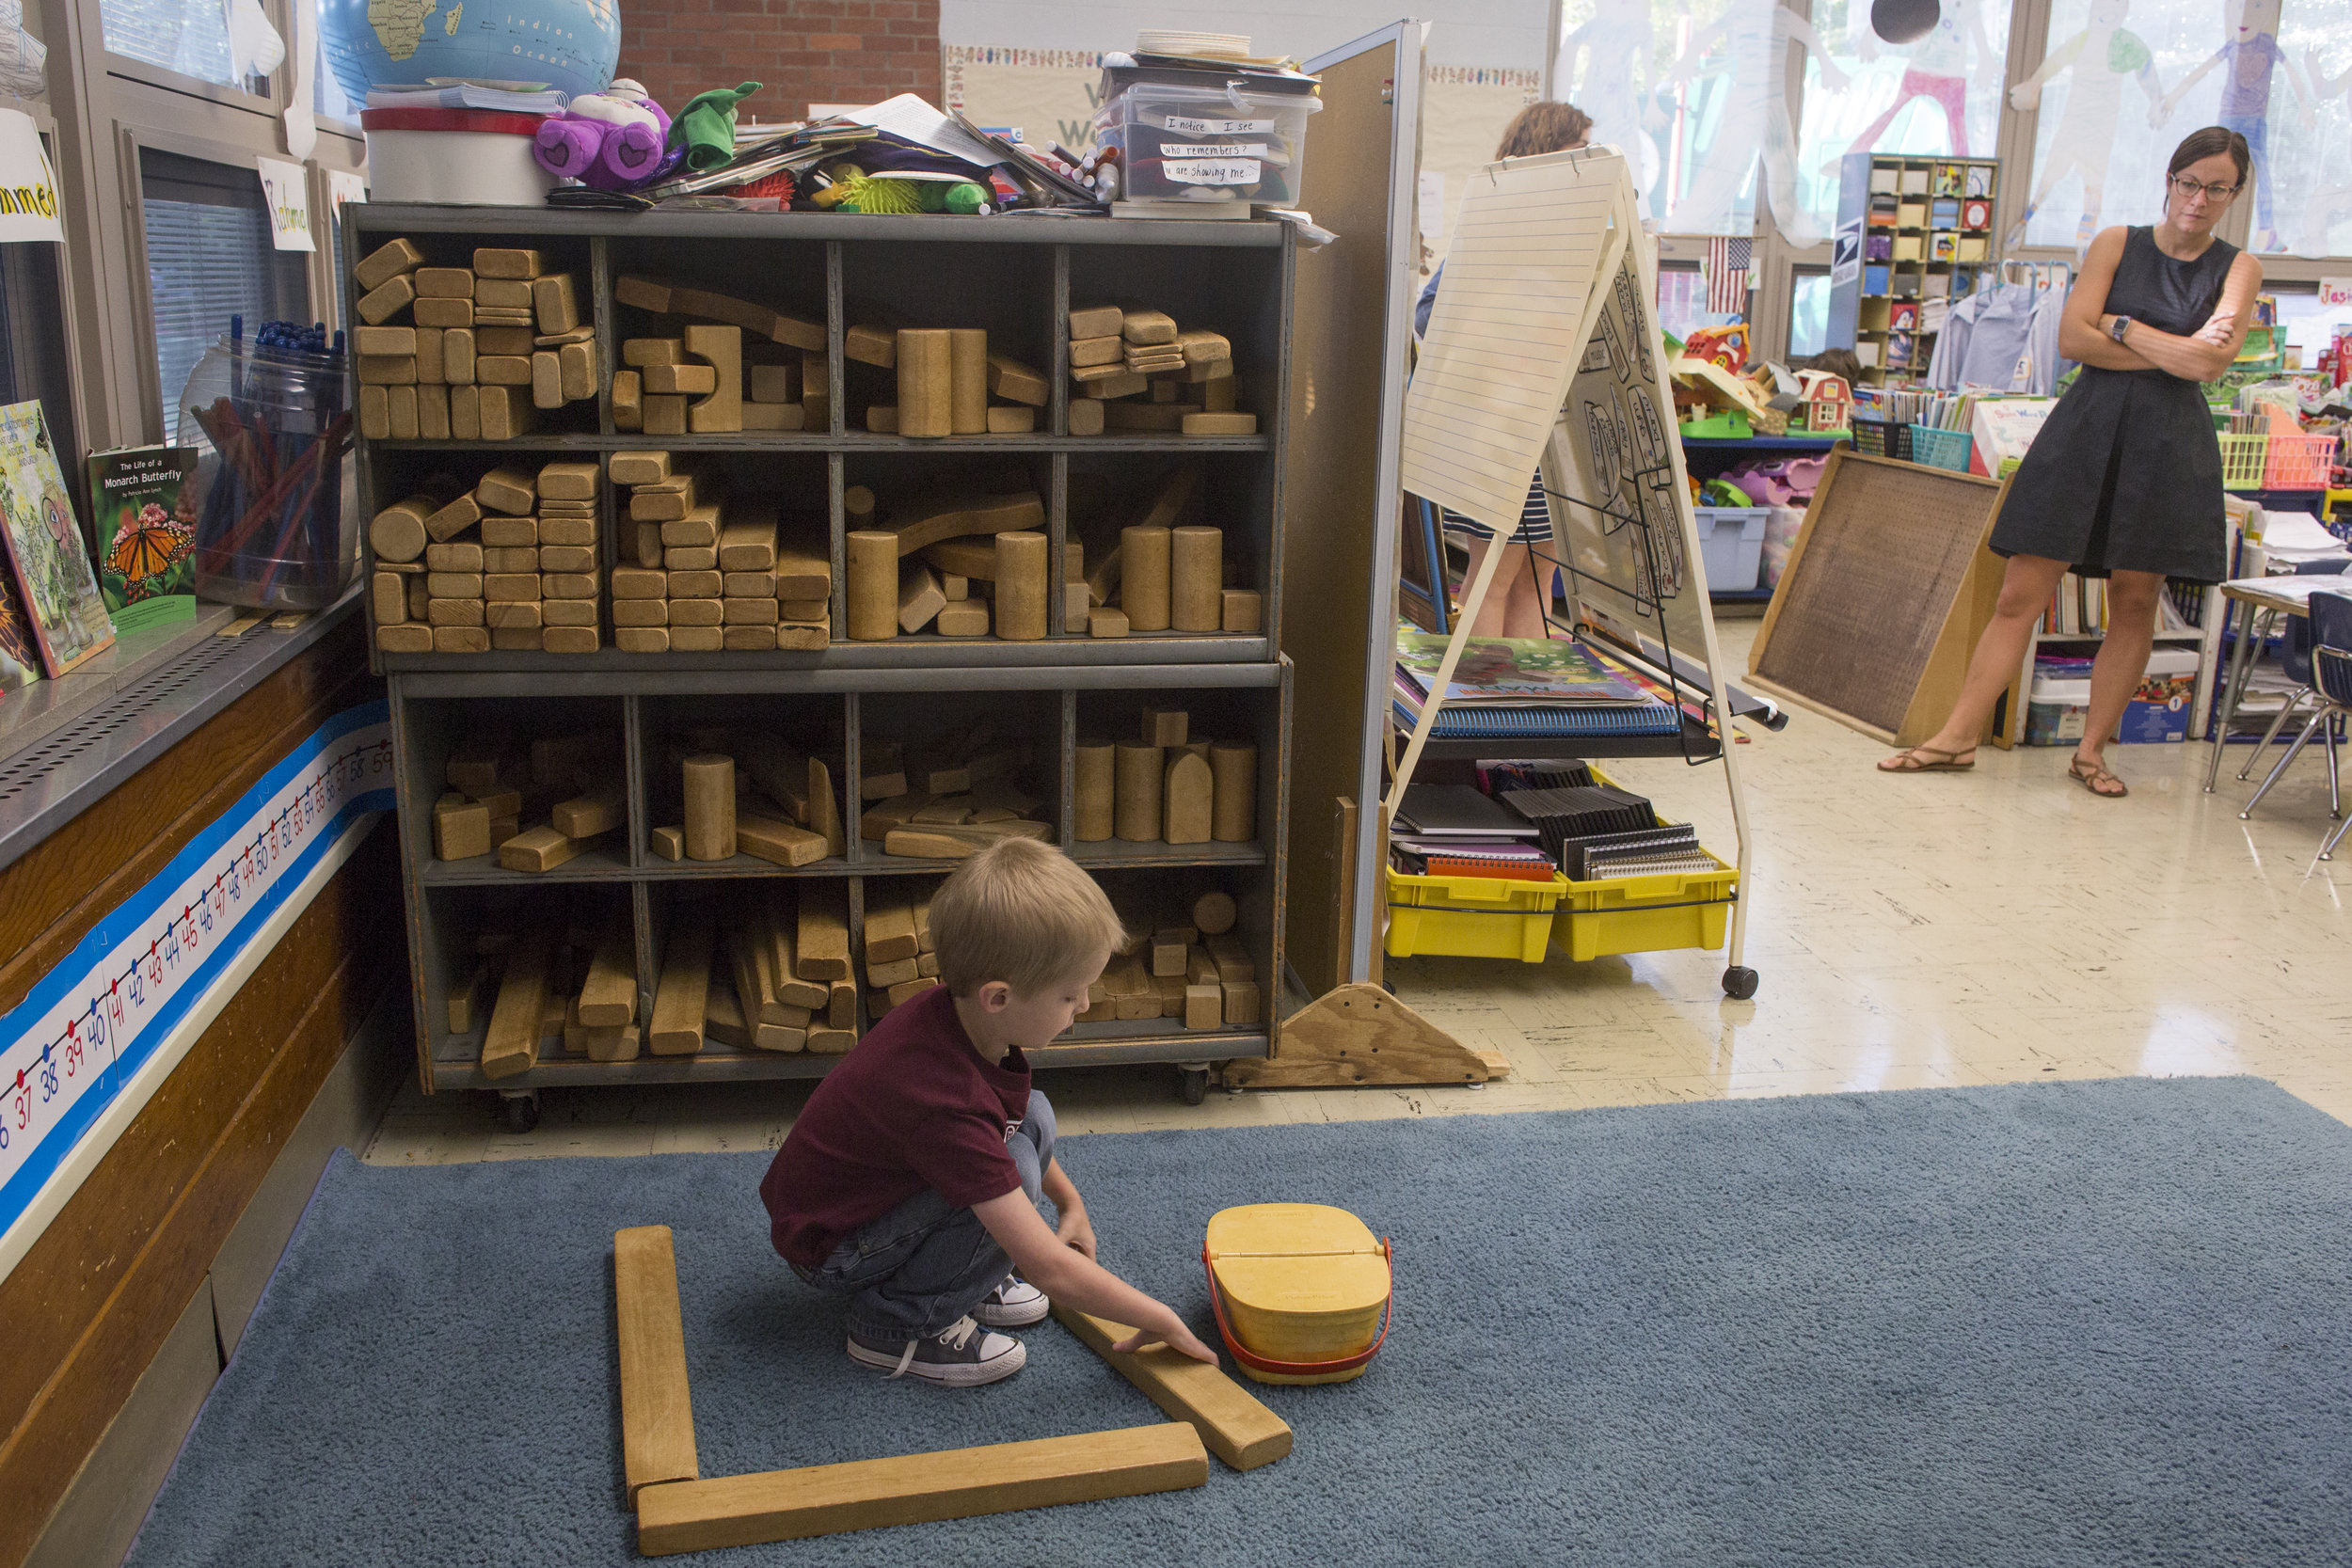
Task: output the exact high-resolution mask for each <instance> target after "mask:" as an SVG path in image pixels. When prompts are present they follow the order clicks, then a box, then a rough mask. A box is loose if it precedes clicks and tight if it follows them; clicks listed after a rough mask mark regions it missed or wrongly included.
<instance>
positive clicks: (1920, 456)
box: [1911, 424, 1976, 474]
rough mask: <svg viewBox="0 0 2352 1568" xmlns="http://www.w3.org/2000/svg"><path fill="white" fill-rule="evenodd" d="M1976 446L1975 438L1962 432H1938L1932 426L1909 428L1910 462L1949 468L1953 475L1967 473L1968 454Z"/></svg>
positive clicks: (1917, 425) (1916, 425) (1920, 425)
mask: <svg viewBox="0 0 2352 1568" xmlns="http://www.w3.org/2000/svg"><path fill="white" fill-rule="evenodd" d="M1975 446H1976V437H1974V436H1970V435H1969V434H1968V432H1966V431H1964V430H1938V429H1936V428H1935V427H1934V426H1932V425H1924V424H1915V425H1913V426H1912V427H1911V460H1912V461H1913V462H1914V463H1924V464H1926V465H1927V466H1928V467H1931V468H1949V469H1951V470H1952V471H1953V472H1954V473H1962V474H1964V473H1966V472H1967V471H1968V453H1969V452H1970V451H1972V450H1974V448H1975Z"/></svg>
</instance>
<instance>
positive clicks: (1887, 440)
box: [1848, 414, 1911, 463]
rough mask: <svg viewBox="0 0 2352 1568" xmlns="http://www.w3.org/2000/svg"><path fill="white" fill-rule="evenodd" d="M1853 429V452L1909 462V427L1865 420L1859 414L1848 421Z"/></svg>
mask: <svg viewBox="0 0 2352 1568" xmlns="http://www.w3.org/2000/svg"><path fill="white" fill-rule="evenodd" d="M1848 423H1850V424H1851V426H1852V427H1853V450H1854V451H1858V452H1861V453H1863V454H1864V455H1865V456H1868V457H1895V458H1900V459H1901V460H1903V461H1904V462H1906V463H1907V462H1909V461H1910V460H1911V426H1909V425H1907V424H1900V423H1898V422H1897V421H1895V420H1872V419H1866V418H1865V417H1863V416H1862V415H1860V414H1856V415H1855V416H1853V418H1852V419H1851V420H1849V421H1848Z"/></svg>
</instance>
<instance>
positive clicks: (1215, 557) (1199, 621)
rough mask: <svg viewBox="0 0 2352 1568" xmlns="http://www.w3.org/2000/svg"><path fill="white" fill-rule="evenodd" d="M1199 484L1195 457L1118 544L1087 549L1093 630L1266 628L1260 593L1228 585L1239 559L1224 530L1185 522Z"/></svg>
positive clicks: (1156, 490)
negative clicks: (1092, 554) (1091, 553)
mask: <svg viewBox="0 0 2352 1568" xmlns="http://www.w3.org/2000/svg"><path fill="white" fill-rule="evenodd" d="M1199 497H1200V469H1199V468H1198V467H1196V466H1194V465H1193V464H1192V463H1189V462H1185V463H1179V464H1178V465H1177V466H1176V467H1174V468H1173V469H1171V470H1169V472H1168V474H1167V475H1166V477H1164V478H1163V479H1161V480H1160V481H1159V482H1158V483H1156V484H1154V485H1153V486H1152V489H1151V490H1150V492H1149V493H1148V494H1147V495H1146V497H1145V499H1144V501H1143V504H1142V506H1141V508H1140V509H1139V510H1138V511H1136V512H1135V513H1133V514H1131V515H1133V516H1134V517H1135V519H1136V521H1135V522H1134V523H1132V524H1130V525H1129V526H1127V527H1125V528H1123V529H1121V530H1120V534H1119V543H1118V544H1117V545H1116V546H1112V548H1111V549H1109V550H1108V551H1106V552H1104V554H1103V555H1102V556H1100V557H1099V558H1097V559H1096V560H1095V561H1094V562H1091V563H1090V564H1089V563H1088V562H1086V561H1085V559H1084V556H1083V552H1081V556H1080V560H1079V565H1080V566H1081V567H1082V568H1083V574H1082V575H1083V581H1084V584H1085V590H1086V597H1087V607H1086V624H1085V626H1084V628H1083V629H1084V630H1085V631H1087V632H1088V633H1089V635H1091V636H1095V637H1125V636H1127V635H1129V634H1130V633H1132V632H1139V631H1144V632H1167V631H1179V632H1208V631H1222V632H1231V633H1250V632H1256V631H1258V630H1259V629H1260V628H1261V626H1263V601H1262V599H1261V596H1260V594H1259V593H1258V591H1257V590H1256V589H1254V588H1236V587H1231V586H1228V584H1229V582H1230V581H1231V579H1232V577H1233V576H1234V563H1233V562H1232V561H1231V560H1229V559H1228V558H1227V557H1226V554H1225V531H1224V530H1222V529H1217V528H1210V527H1207V526H1205V525H1201V524H1197V523H1196V524H1186V523H1184V517H1185V516H1186V515H1188V514H1189V513H1191V512H1192V510H1193V507H1194V502H1195V501H1196V500H1197V499H1199ZM1071 580H1072V581H1073V582H1077V581H1079V580H1080V578H1072V579H1071ZM1073 604H1074V600H1073ZM1072 629H1073V630H1078V629H1081V628H1079V627H1076V626H1073V627H1072Z"/></svg>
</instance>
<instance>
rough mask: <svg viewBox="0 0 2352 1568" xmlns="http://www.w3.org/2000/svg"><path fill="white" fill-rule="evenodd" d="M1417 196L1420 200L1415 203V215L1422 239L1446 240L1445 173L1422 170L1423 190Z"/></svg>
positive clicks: (1434, 170) (1437, 170)
mask: <svg viewBox="0 0 2352 1568" xmlns="http://www.w3.org/2000/svg"><path fill="white" fill-rule="evenodd" d="M1416 194H1417V195H1418V197H1419V198H1420V199H1419V200H1418V201H1417V202H1416V203H1415V207H1416V209H1417V210H1416V212H1415V214H1414V215H1415V217H1416V218H1417V219H1418V220H1419V221H1418V225H1417V226H1418V227H1419V229H1420V230H1421V237H1422V239H1424V240H1442V239H1444V238H1445V171H1444V170H1443V169H1434V168H1433V169H1423V170H1422V173H1421V188H1420V190H1419V191H1418V192H1417V193H1416Z"/></svg>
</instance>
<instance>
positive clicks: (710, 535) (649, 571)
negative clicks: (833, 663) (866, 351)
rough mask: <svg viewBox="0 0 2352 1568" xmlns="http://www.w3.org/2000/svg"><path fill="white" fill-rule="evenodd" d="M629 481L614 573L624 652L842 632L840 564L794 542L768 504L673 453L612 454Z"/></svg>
mask: <svg viewBox="0 0 2352 1568" xmlns="http://www.w3.org/2000/svg"><path fill="white" fill-rule="evenodd" d="M612 482H613V483H615V484H620V485H626V486H628V487H629V498H628V522H627V523H626V524H625V525H623V528H622V531H621V552H620V553H621V557H622V560H623V561H624V562H627V564H623V565H620V566H616V567H614V568H613V572H612V641H613V645H614V646H615V647H617V648H619V649H620V650H621V651H622V652H623V653H636V654H659V653H718V652H720V651H722V650H726V651H729V652H735V653H771V652H773V651H775V650H776V649H779V648H783V649H787V650H791V649H799V650H819V649H822V648H823V647H824V646H825V644H826V642H827V641H829V640H830V639H831V638H832V636H833V563H832V562H831V561H830V560H829V559H828V558H827V556H826V555H824V554H822V553H819V552H817V551H814V550H809V549H804V548H797V547H792V546H787V545H785V544H784V543H783V542H782V541H781V540H780V538H779V536H778V532H777V528H778V523H777V509H776V507H775V506H774V505H773V504H772V503H771V502H765V501H759V502H735V503H726V504H730V505H732V506H733V508H734V509H733V510H732V511H731V512H730V511H725V510H723V499H722V495H721V493H720V489H719V484H718V481H717V478H716V476H715V473H714V472H713V471H709V470H705V471H701V472H697V471H695V470H692V469H687V468H676V467H672V465H671V461H670V454H669V453H668V452H666V451H623V452H614V453H613V454H612Z"/></svg>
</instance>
